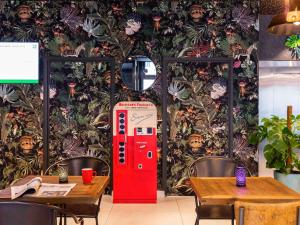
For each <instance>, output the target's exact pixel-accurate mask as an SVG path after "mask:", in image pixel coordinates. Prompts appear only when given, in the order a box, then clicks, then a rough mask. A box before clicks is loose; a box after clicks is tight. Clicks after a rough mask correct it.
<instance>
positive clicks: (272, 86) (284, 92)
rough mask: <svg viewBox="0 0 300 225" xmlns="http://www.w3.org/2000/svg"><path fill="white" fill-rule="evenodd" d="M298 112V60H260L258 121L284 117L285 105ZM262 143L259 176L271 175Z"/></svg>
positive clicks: (299, 76)
mask: <svg viewBox="0 0 300 225" xmlns="http://www.w3.org/2000/svg"><path fill="white" fill-rule="evenodd" d="M288 105H292V106H293V114H300V62H297V61H261V62H260V63H259V106H258V107H259V121H261V119H262V118H264V117H270V116H271V115H278V116H280V117H286V111H287V106H288ZM263 146H264V145H263V144H261V145H259V168H258V173H259V176H273V170H271V169H267V168H266V160H265V158H264V155H263Z"/></svg>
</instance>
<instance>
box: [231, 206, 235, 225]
mask: <svg viewBox="0 0 300 225" xmlns="http://www.w3.org/2000/svg"><path fill="white" fill-rule="evenodd" d="M231 210H232V214H231V215H232V218H231V225H234V218H235V215H234V205H232V206H231Z"/></svg>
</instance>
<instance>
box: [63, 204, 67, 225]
mask: <svg viewBox="0 0 300 225" xmlns="http://www.w3.org/2000/svg"><path fill="white" fill-rule="evenodd" d="M63 208H64V209H66V205H65V204H63ZM64 225H67V214H64Z"/></svg>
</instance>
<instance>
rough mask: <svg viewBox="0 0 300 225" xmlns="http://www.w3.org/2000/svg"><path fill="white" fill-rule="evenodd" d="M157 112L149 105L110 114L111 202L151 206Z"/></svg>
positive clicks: (124, 105) (130, 105)
mask: <svg viewBox="0 0 300 225" xmlns="http://www.w3.org/2000/svg"><path fill="white" fill-rule="evenodd" d="M156 126H157V111H156V107H155V106H154V105H153V104H152V103H150V102H119V103H117V104H116V106H115V107H114V110H113V202H114V203H153V202H156V195H157V194H156V192H157V139H156Z"/></svg>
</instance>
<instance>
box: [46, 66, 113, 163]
mask: <svg viewBox="0 0 300 225" xmlns="http://www.w3.org/2000/svg"><path fill="white" fill-rule="evenodd" d="M110 66H111V65H109V64H108V63H103V62H97V63H81V62H65V63H61V62H52V63H51V65H50V70H51V71H50V94H49V98H50V106H49V109H50V116H49V117H50V121H49V126H50V132H49V133H50V134H49V156H50V157H49V161H50V165H51V164H53V163H54V162H56V161H57V160H59V159H61V158H71V157H76V156H81V155H89V156H95V157H101V158H102V159H103V160H105V161H106V162H108V163H109V161H110V146H111V144H110V131H111V129H110V128H111V126H110V92H111V91H110V78H111V72H110Z"/></svg>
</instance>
